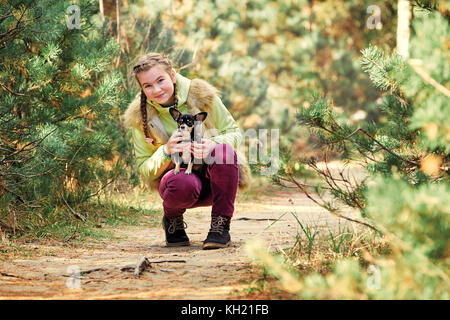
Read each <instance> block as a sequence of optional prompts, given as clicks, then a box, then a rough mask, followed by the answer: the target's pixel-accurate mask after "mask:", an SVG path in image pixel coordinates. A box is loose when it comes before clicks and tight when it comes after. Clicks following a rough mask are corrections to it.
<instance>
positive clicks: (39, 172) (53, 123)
mask: <svg viewBox="0 0 450 320" xmlns="http://www.w3.org/2000/svg"><path fill="white" fill-rule="evenodd" d="M70 5H71V3H70V1H52V0H42V1H38V2H35V1H9V2H8V4H7V5H4V6H2V7H1V9H0V17H4V19H1V23H0V40H1V42H2V43H3V44H4V47H3V48H2V50H1V56H0V59H1V64H0V82H1V89H0V90H2V94H1V97H0V114H1V119H0V123H1V125H0V136H1V144H0V146H1V148H0V176H1V182H0V198H2V204H3V205H2V206H1V207H0V220H2V221H11V219H10V217H11V216H12V215H15V214H19V215H20V216H22V213H26V212H27V211H29V214H30V215H34V214H42V215H43V219H44V220H45V216H50V215H51V210H53V209H54V210H57V208H58V207H60V206H61V207H64V208H65V209H66V210H67V212H70V209H71V205H72V206H73V205H76V204H79V203H82V202H84V201H86V200H87V199H88V198H90V197H92V196H93V195H95V194H97V193H98V191H99V190H100V189H101V188H103V186H105V185H107V184H109V183H111V181H112V180H114V179H116V178H117V177H118V176H120V175H123V174H124V164H125V163H126V161H127V160H126V156H127V155H128V154H129V151H128V149H129V148H128V145H127V141H126V140H125V139H124V137H123V133H122V130H121V128H120V125H119V122H118V115H119V114H118V112H117V111H118V109H119V108H118V107H119V106H120V105H121V104H122V103H123V100H122V97H121V89H120V87H121V85H122V79H121V75H120V74H119V73H118V72H117V71H115V70H113V69H111V67H110V66H111V63H112V62H113V60H114V59H115V57H116V55H117V53H118V50H119V46H118V44H117V42H116V41H115V40H114V39H113V38H112V37H110V36H108V35H107V32H106V30H105V29H102V26H101V25H99V24H98V23H97V22H96V12H97V5H98V3H97V2H96V1H93V0H83V1H79V2H78V4H77V5H78V6H79V8H80V25H79V28H77V27H75V28H69V27H68V25H67V21H68V19H69V16H70V14H69V13H68V12H67V8H68V7H69V6H70ZM72 14H73V12H72ZM37 30H39V32H37ZM52 208H53V209H52ZM39 210H41V213H39ZM16 222H17V221H16ZM10 227H12V228H13V229H15V228H18V230H20V229H21V228H20V226H19V227H18V226H17V225H10Z"/></svg>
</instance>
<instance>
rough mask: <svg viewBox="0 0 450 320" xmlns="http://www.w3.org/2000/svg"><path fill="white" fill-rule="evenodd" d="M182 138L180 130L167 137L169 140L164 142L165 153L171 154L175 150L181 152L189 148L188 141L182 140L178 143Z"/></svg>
mask: <svg viewBox="0 0 450 320" xmlns="http://www.w3.org/2000/svg"><path fill="white" fill-rule="evenodd" d="M182 140H183V133H182V132H180V131H178V130H177V131H175V132H174V133H173V135H172V136H171V137H170V138H169V141H167V144H166V153H167V155H169V156H170V155H171V154H172V153H175V152H182V151H184V150H186V148H187V150H189V148H190V144H191V143H190V142H182V143H178V142H180V141H182Z"/></svg>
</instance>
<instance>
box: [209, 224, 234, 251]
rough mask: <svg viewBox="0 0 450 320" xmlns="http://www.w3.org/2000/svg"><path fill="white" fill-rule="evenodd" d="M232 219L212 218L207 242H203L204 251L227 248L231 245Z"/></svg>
mask: <svg viewBox="0 0 450 320" xmlns="http://www.w3.org/2000/svg"><path fill="white" fill-rule="evenodd" d="M230 221H231V218H230V217H226V216H213V217H211V229H210V230H209V233H208V236H207V237H206V240H205V241H203V250H207V249H219V248H225V247H228V246H229V245H230V242H231V237H230Z"/></svg>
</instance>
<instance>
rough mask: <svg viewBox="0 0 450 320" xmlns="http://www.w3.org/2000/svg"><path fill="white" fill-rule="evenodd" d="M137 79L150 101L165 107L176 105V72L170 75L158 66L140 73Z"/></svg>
mask: <svg viewBox="0 0 450 320" xmlns="http://www.w3.org/2000/svg"><path fill="white" fill-rule="evenodd" d="M137 78H138V80H139V83H140V84H141V88H142V90H144V93H145V95H146V96H147V98H148V99H150V100H151V101H153V102H156V103H158V104H160V105H165V106H169V105H171V104H173V103H174V101H175V99H174V95H173V91H174V88H173V84H174V83H175V81H176V80H175V71H173V70H171V72H170V74H169V73H167V71H166V70H165V69H164V68H163V67H161V66H159V65H156V66H154V67H152V68H151V69H149V70H147V71H142V72H140V73H139V74H138V75H137Z"/></svg>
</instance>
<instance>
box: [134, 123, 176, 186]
mask: <svg viewBox="0 0 450 320" xmlns="http://www.w3.org/2000/svg"><path fill="white" fill-rule="evenodd" d="M132 136H133V144H134V152H135V154H136V165H137V171H138V172H139V173H140V174H141V175H142V176H143V177H144V178H146V179H148V180H155V179H157V178H159V177H160V176H161V174H162V173H163V172H164V171H165V170H166V169H167V168H168V167H169V165H170V164H171V160H170V159H167V158H166V157H165V156H164V153H163V148H164V146H165V145H164V144H163V145H161V146H159V147H156V146H154V145H151V144H149V143H147V141H146V140H145V136H144V133H143V132H142V131H140V130H138V129H137V128H134V127H133V128H132Z"/></svg>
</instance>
